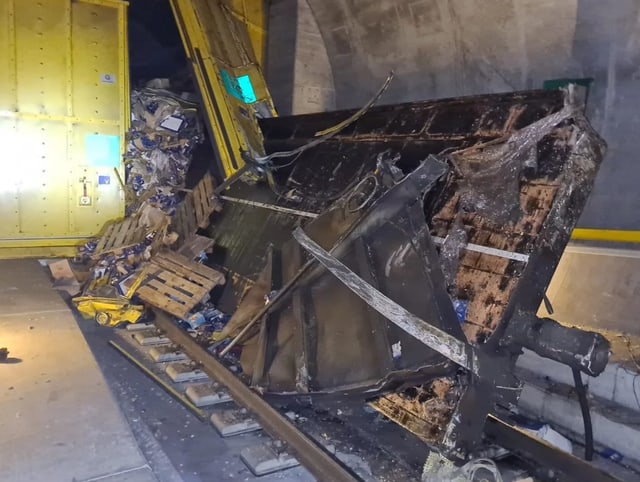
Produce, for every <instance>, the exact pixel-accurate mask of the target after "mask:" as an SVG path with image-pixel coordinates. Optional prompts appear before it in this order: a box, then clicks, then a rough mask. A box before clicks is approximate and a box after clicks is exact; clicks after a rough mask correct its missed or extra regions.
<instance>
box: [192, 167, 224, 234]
mask: <svg viewBox="0 0 640 482" xmlns="http://www.w3.org/2000/svg"><path fill="white" fill-rule="evenodd" d="M193 207H194V211H195V214H196V224H197V225H198V227H199V228H201V229H205V228H207V227H209V217H210V216H211V214H213V213H214V212H216V211H220V209H221V206H220V203H219V202H218V201H217V200H216V199H215V198H214V195H213V179H212V177H211V174H209V173H206V174H205V175H204V176H203V178H202V179H200V182H199V183H198V184H196V187H195V188H193Z"/></svg>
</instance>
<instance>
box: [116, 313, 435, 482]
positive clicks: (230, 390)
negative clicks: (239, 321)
mask: <svg viewBox="0 0 640 482" xmlns="http://www.w3.org/2000/svg"><path fill="white" fill-rule="evenodd" d="M117 333H118V336H117V337H116V340H114V341H112V342H111V345H112V346H113V347H114V348H115V349H117V350H118V351H119V352H120V353H121V354H123V355H124V356H125V357H126V358H127V359H129V361H130V362H132V363H134V364H135V365H136V366H137V367H138V368H139V369H141V370H143V371H144V372H145V373H146V374H147V375H148V376H150V377H152V378H153V379H154V380H155V381H156V382H157V383H158V384H160V385H161V386H162V387H163V388H164V390H165V391H167V392H169V393H170V394H171V395H172V396H173V397H174V398H176V399H177V400H179V401H180V403H182V404H184V405H185V406H186V407H187V408H188V409H189V410H190V411H191V412H192V413H193V414H194V415H195V416H196V417H197V418H198V419H200V420H201V421H202V422H203V423H209V424H211V427H212V430H216V431H217V432H218V433H219V434H220V436H221V437H225V438H232V437H235V438H236V439H237V440H238V441H236V440H234V447H236V446H237V447H239V449H238V456H239V457H240V459H241V460H242V461H243V462H244V463H245V465H246V466H247V467H248V468H249V470H250V471H251V472H252V474H253V475H254V476H255V477H256V478H258V477H260V476H263V475H266V474H270V473H274V472H279V471H286V470H288V469H290V468H292V467H297V466H299V465H302V466H303V467H304V468H305V469H306V471H308V474H305V475H308V480H312V479H316V480H321V481H324V480H327V481H328V480H330V481H356V480H389V481H391V480H419V478H420V473H421V469H422V463H423V462H424V459H425V457H426V455H427V453H428V449H427V448H426V445H424V444H423V443H422V442H421V441H419V440H418V439H417V438H414V437H413V436H412V435H411V434H410V433H408V432H406V431H404V430H403V429H401V428H400V427H398V426H396V425H395V424H393V423H391V422H388V421H384V420H383V419H382V417H380V416H379V415H377V414H375V413H373V411H371V410H369V409H368V408H367V407H366V406H365V405H363V404H362V402H353V401H349V400H336V399H331V400H327V401H325V402H322V403H320V404H318V403H315V402H314V403H313V404H311V403H310V401H309V400H308V399H307V400H305V399H304V398H302V399H301V398H296V399H275V400H269V401H267V400H265V399H264V398H263V397H262V396H260V395H259V394H258V393H256V392H254V391H253V390H251V389H250V388H249V387H248V386H246V385H245V384H244V383H243V382H242V381H241V380H240V379H239V378H238V377H237V376H236V375H235V374H234V373H233V372H232V371H231V370H230V369H229V368H227V366H225V365H223V364H222V363H221V362H220V361H218V360H217V359H216V358H215V357H214V356H212V355H211V354H209V353H208V352H207V351H206V350H205V349H204V348H202V347H201V346H200V345H199V344H198V343H197V342H196V341H195V340H194V339H193V338H192V337H191V336H190V335H189V334H188V333H187V332H185V331H183V330H182V329H181V328H180V327H178V326H177V325H176V324H175V323H174V322H173V321H172V320H171V319H170V318H168V317H167V316H166V315H164V314H163V313H160V312H158V313H156V318H155V320H154V322H153V323H144V324H136V325H129V326H128V327H127V329H124V330H117ZM363 427H364V428H366V430H363ZM300 470H301V469H298V472H297V474H298V475H297V476H296V480H297V479H298V477H299V474H300ZM283 475H286V472H283Z"/></svg>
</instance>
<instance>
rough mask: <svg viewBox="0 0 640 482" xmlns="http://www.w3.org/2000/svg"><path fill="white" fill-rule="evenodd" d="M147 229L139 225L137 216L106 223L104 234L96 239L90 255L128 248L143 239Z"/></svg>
mask: <svg viewBox="0 0 640 482" xmlns="http://www.w3.org/2000/svg"><path fill="white" fill-rule="evenodd" d="M146 235H147V230H146V229H145V227H144V226H141V225H140V222H139V218H138V217H135V216H134V217H130V218H126V219H123V220H122V221H114V222H111V223H109V224H108V225H107V227H106V229H105V231H104V234H103V235H102V237H101V238H100V241H98V245H97V246H96V249H95V251H94V252H93V255H92V257H94V258H96V257H99V256H102V255H103V254H105V253H109V252H113V251H116V250H118V249H123V248H128V247H130V246H134V245H136V244H138V243H141V242H143V241H144V238H145V236H146Z"/></svg>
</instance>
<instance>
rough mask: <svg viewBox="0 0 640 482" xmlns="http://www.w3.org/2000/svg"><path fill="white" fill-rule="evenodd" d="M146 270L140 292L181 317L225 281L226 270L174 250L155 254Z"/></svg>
mask: <svg viewBox="0 0 640 482" xmlns="http://www.w3.org/2000/svg"><path fill="white" fill-rule="evenodd" d="M145 271H146V278H145V280H144V281H143V282H142V285H141V286H140V288H138V290H137V291H136V294H137V295H138V296H139V297H140V299H141V300H143V301H145V302H146V303H148V304H150V305H151V306H154V307H156V308H159V309H161V310H163V311H166V312H167V313H170V314H172V315H174V316H177V317H178V318H184V317H186V316H187V314H188V313H189V312H190V311H191V310H192V309H193V308H194V307H195V306H196V305H197V304H198V303H200V302H201V301H202V300H203V299H204V298H205V297H206V296H207V295H208V294H209V292H210V291H211V290H212V289H213V288H214V287H215V286H217V285H221V284H224V275H223V274H222V273H219V272H218V271H216V270H214V269H211V268H209V267H207V266H203V265H201V264H198V263H194V262H193V261H191V260H190V259H189V258H186V257H184V256H182V255H180V254H177V253H171V252H165V253H158V254H157V255H155V256H154V257H153V258H151V261H150V262H149V266H148V267H147V268H146V269H145Z"/></svg>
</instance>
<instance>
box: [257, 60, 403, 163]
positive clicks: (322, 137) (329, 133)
mask: <svg viewBox="0 0 640 482" xmlns="http://www.w3.org/2000/svg"><path fill="white" fill-rule="evenodd" d="M391 79H393V71H391V72H389V75H388V76H387V79H386V80H385V81H384V84H382V87H380V89H379V90H378V92H376V95H374V96H373V97H372V98H371V99H370V100H369V102H367V103H366V104H365V105H364V106H363V107H362V108H360V109H359V110H358V111H357V112H355V113H354V114H353V115H352V116H350V117H349V118H347V119H345V120H343V121H342V122H340V123H339V124H336V125H334V126H332V127H329V128H327V129H325V130H323V131H318V132H316V134H315V135H316V138H315V139H313V140H312V141H310V142H308V143H306V144H304V145H302V146H300V147H297V148H295V149H293V150H291V151H281V152H273V153H271V154H269V155H267V156H261V157H256V158H255V159H254V160H255V161H256V162H258V163H265V162H268V161H270V160H271V159H275V158H278V157H290V156H295V155H296V154H301V153H302V152H304V151H306V150H307V149H311V148H312V147H314V146H317V145H318V144H321V143H323V142H324V141H326V140H328V139H330V138H331V137H333V136H335V135H336V134H337V133H338V132H340V131H341V130H342V129H344V128H345V127H347V126H349V125H351V124H353V123H354V122H355V121H357V120H358V119H360V117H362V116H363V115H364V114H366V113H367V111H368V110H369V109H370V108H371V107H372V106H373V105H374V104H375V103H376V102H377V101H378V100H379V99H380V97H382V94H384V92H385V91H386V90H387V87H389V84H390V83H391ZM318 136H319V137H318Z"/></svg>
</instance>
